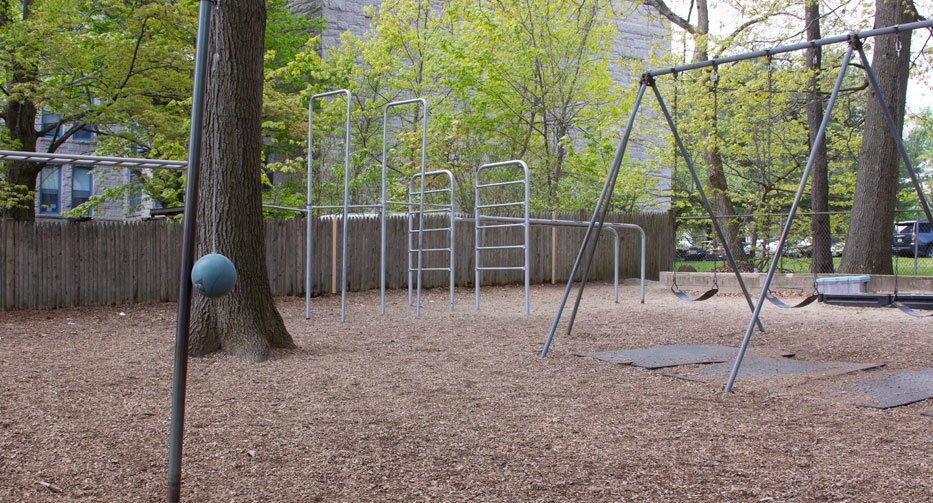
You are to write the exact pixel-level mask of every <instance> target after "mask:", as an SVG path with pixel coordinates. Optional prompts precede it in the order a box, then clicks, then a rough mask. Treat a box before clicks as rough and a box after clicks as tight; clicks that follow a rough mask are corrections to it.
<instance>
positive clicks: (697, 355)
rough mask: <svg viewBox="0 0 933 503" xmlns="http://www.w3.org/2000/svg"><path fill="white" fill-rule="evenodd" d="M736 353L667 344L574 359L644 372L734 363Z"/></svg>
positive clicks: (752, 352)
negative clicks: (631, 366) (644, 369)
mask: <svg viewBox="0 0 933 503" xmlns="http://www.w3.org/2000/svg"><path fill="white" fill-rule="evenodd" d="M738 354H739V348H733V347H729V346H702V345H701V346H695V345H671V346H655V347H651V348H644V349H626V350H619V351H600V352H598V353H589V354H578V355H577V356H582V357H587V358H595V359H597V360H601V361H604V362H609V363H620V364H622V365H633V366H635V367H643V368H646V369H660V368H666V367H677V366H680V365H693V364H698V363H722V362H731V361H734V360H735V357H736V356H737V355H738ZM745 354H746V357H748V356H762V357H763V356H770V357H775V358H779V357H782V356H783V357H787V356H794V354H793V353H789V352H787V351H781V350H779V349H770V348H749V349H748V350H747V351H746V352H745Z"/></svg>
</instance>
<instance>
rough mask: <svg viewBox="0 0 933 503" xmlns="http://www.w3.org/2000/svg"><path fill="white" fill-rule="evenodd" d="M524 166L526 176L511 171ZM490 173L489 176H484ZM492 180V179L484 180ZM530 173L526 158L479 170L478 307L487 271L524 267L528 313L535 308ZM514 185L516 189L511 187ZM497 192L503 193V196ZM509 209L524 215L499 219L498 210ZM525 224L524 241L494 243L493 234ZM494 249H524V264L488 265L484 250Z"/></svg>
mask: <svg viewBox="0 0 933 503" xmlns="http://www.w3.org/2000/svg"><path fill="white" fill-rule="evenodd" d="M516 169H520V170H521V172H522V177H521V178H520V179H514V178H511V179H510V178H509V174H510V173H514V172H515V171H516ZM494 173H495V174H494ZM484 175H487V177H488V178H484ZM484 180H488V181H484ZM529 180H530V174H529V170H528V165H526V164H525V163H524V162H523V161H503V162H496V163H491V164H484V165H483V166H480V167H479V169H477V170H476V181H475V191H474V192H475V204H474V214H475V217H474V230H475V232H476V246H475V260H476V262H475V269H474V271H475V279H474V281H475V283H474V288H475V291H476V310H477V311H479V293H480V284H481V282H482V272H483V271H522V272H523V274H524V277H525V314H528V313H530V312H531V306H530V303H529V292H530V289H531V284H530V283H531V275H530V268H529V267H530V264H531V251H530V249H529V246H528V245H529V242H530V241H531V239H530V230H529V229H530V222H529V220H530V218H529V216H530V215H529V210H528V203H529V200H530V185H529ZM509 187H512V188H513V190H507V189H508V188H509ZM514 188H517V189H518V190H519V191H520V193H521V194H522V195H521V196H520V197H514V192H515V190H514ZM495 196H500V197H503V196H504V199H499V198H497V197H495ZM509 209H513V210H515V209H518V210H521V212H522V214H523V216H522V218H521V219H520V221H518V222H511V221H509V222H503V221H501V220H496V218H495V217H497V216H501V215H496V214H494V213H496V212H499V213H501V212H507V211H508V210H509ZM514 228H521V229H522V240H521V242H518V243H516V242H510V243H508V244H492V243H494V241H493V240H492V235H494V234H495V235H501V234H504V233H503V232H496V231H497V230H498V231H505V230H508V229H514ZM491 250H521V251H522V252H523V253H522V257H523V259H522V264H521V265H514V266H509V265H490V266H487V265H484V264H483V252H484V251H491Z"/></svg>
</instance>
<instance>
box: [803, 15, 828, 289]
mask: <svg viewBox="0 0 933 503" xmlns="http://www.w3.org/2000/svg"><path fill="white" fill-rule="evenodd" d="M804 9H805V15H804V18H805V20H806V21H805V22H806V31H807V40H811V41H812V40H819V39H820V38H822V34H821V33H820V4H819V2H817V1H814V0H810V1H808V2H807V3H806V5H805V7H804ZM822 64H823V49H822V47H821V46H812V47H809V48H808V49H807V70H809V72H810V82H809V85H808V87H809V90H808V92H807V105H806V106H807V129H808V130H809V133H810V149H811V155H813V156H814V157H813V172H812V173H811V175H810V205H811V210H812V211H813V217H812V219H811V220H810V235H811V236H812V242H811V243H810V244H811V246H812V250H813V255H812V257H811V261H810V272H812V273H831V272H833V270H834V268H835V267H834V265H833V252H832V229H831V228H830V221H829V174H828V167H827V154H826V137H825V136H824V137H823V140H822V141H820V142H819V143H816V134H817V132H818V131H819V128H820V123H821V122H822V121H823V113H824V109H823V94H822V92H821V91H820V70H821V68H822Z"/></svg>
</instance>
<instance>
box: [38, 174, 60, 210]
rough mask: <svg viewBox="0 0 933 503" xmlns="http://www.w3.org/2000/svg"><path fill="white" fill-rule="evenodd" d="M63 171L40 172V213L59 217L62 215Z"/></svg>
mask: <svg viewBox="0 0 933 503" xmlns="http://www.w3.org/2000/svg"><path fill="white" fill-rule="evenodd" d="M61 187H62V169H61V168H58V167H54V168H42V171H40V172H39V213H40V214H44V215H58V214H60V213H61V211H62V210H61V198H60V197H59V196H60V194H61Z"/></svg>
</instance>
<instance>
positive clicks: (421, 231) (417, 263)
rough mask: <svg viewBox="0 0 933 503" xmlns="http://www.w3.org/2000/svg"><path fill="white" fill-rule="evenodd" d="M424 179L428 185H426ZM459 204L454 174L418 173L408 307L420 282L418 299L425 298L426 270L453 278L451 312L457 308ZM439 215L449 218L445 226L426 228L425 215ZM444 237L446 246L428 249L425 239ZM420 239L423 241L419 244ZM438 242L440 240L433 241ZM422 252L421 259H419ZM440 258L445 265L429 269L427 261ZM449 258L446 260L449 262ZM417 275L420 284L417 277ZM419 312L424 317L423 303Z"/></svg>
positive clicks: (413, 186) (411, 215)
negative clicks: (455, 298) (457, 207)
mask: <svg viewBox="0 0 933 503" xmlns="http://www.w3.org/2000/svg"><path fill="white" fill-rule="evenodd" d="M422 179H423V180H424V183H423V184H422ZM456 213H457V212H456V205H455V202H454V175H453V173H451V172H450V171H448V170H446V169H443V170H438V171H429V172H427V173H424V174H423V175H422V174H420V173H419V174H416V175H414V176H412V177H411V180H410V181H409V183H408V305H409V306H410V305H411V304H412V302H413V299H412V289H413V285H415V284H416V283H417V288H418V298H419V299H420V298H421V277H422V274H423V273H424V272H425V271H446V272H447V273H448V274H449V276H450V310H451V311H453V309H454V284H455V276H454V271H455V269H454V265H455V262H456V254H455V253H454V245H455V243H456V239H455V232H454V231H455V225H454V224H455V222H456ZM428 215H439V216H441V217H443V218H445V224H446V226H444V227H425V216H428ZM431 235H440V236H441V237H440V238H439V241H440V242H442V243H446V245H444V246H437V247H434V248H426V247H424V246H425V245H424V239H423V238H429V237H430V236H431ZM419 237H421V238H422V239H421V240H420V241H419ZM433 242H437V241H433ZM419 252H420V260H419ZM436 256H440V257H441V258H440V259H437V262H441V263H445V264H446V266H444V265H436V266H425V265H424V263H425V260H426V259H428V260H429V259H430V258H433V257H436ZM445 259H446V260H445ZM415 274H417V282H416V281H414V280H413V276H414V275H415ZM418 304H419V305H418V307H416V308H415V310H416V311H417V312H418V315H419V316H420V309H421V306H420V304H421V302H420V301H419V302H418Z"/></svg>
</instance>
